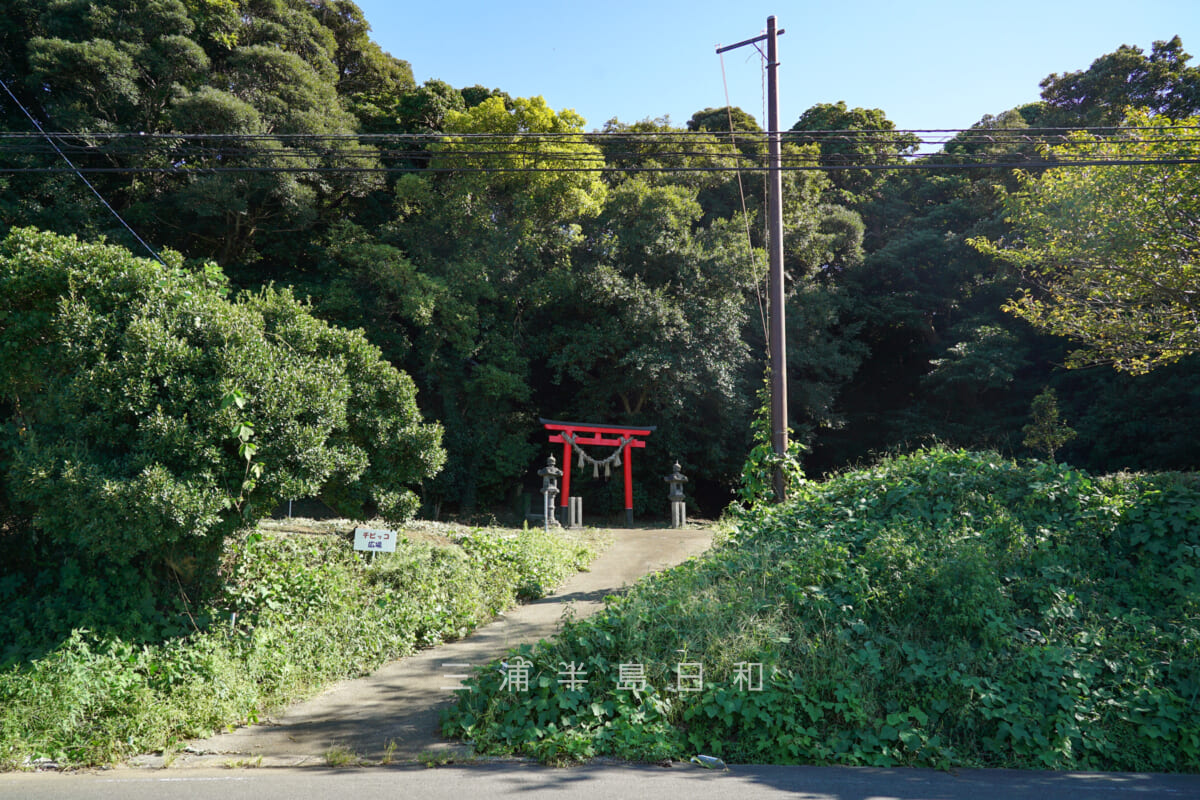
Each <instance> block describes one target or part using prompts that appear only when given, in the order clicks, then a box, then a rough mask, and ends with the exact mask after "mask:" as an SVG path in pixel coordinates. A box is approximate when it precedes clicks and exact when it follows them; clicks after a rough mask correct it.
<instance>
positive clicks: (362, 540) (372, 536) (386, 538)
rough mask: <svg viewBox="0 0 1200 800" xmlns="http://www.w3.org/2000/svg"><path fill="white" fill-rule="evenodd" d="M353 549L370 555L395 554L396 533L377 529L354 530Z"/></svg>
mask: <svg viewBox="0 0 1200 800" xmlns="http://www.w3.org/2000/svg"><path fill="white" fill-rule="evenodd" d="M354 549H355V550H366V551H368V552H371V553H394V552H396V532H395V531H385V530H381V529H378V528H355V529H354Z"/></svg>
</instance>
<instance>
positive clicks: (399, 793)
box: [0, 763, 1200, 800]
mask: <svg viewBox="0 0 1200 800" xmlns="http://www.w3.org/2000/svg"><path fill="white" fill-rule="evenodd" d="M0 797H2V798H13V800H17V799H18V798H20V800H51V798H87V800H197V799H199V798H219V799H220V800H273V798H280V799H281V800H282V799H283V798H287V800H316V799H317V798H329V797H334V798H342V799H344V800H383V798H387V800H395V799H396V798H405V799H406V800H407V798H420V799H421V800H425V799H426V798H429V800H438V799H439V798H452V800H464V798H470V800H487V799H488V798H521V800H540V799H541V798H556V800H576V798H593V797H603V798H636V800H655V799H656V798H676V797H679V798H687V800H710V798H714V799H715V798H738V800H758V799H759V798H781V797H789V798H797V799H798V800H885V798H895V800H1016V799H1017V798H1020V799H1021V800H1024V799H1025V798H1039V799H1040V798H1046V800H1121V799H1123V798H1127V797H1128V798H1146V799H1147V800H1150V798H1164V800H1185V799H1188V800H1190V799H1191V798H1200V776H1197V775H1139V774H1128V773H1108V774H1100V773H1054V772H1018V771H1013V770H959V771H955V772H937V771H934V770H924V769H871V768H840V767H751V766H734V767H732V768H731V769H730V770H729V771H728V772H710V771H707V770H703V769H700V768H699V767H693V766H690V765H680V766H675V767H672V768H663V767H653V766H629V765H589V766H585V767H576V768H565V769H553V768H549V767H540V766H536V765H532V764H525V763H502V764H481V765H472V766H462V767H456V766H451V767H441V768H435V769H425V768H423V767H415V766H406V767H372V768H354V769H342V770H334V769H327V768H319V767H308V768H302V769H218V770H214V769H190V770H144V769H116V770H110V771H106V772H99V773H93V774H86V775H85V774H77V775H58V774H36V775H34V774H25V775H21V774H9V775H0Z"/></svg>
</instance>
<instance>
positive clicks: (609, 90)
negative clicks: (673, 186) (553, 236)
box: [356, 0, 1200, 130]
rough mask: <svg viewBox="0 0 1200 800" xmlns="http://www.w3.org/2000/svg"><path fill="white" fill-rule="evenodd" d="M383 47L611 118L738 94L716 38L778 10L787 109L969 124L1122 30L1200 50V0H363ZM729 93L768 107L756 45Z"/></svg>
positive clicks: (466, 82) (418, 65)
mask: <svg viewBox="0 0 1200 800" xmlns="http://www.w3.org/2000/svg"><path fill="white" fill-rule="evenodd" d="M356 2H357V3H358V5H359V6H360V7H361V8H362V9H363V12H364V14H365V15H366V18H367V20H368V21H369V22H370V23H371V26H372V29H373V31H372V37H373V38H374V39H375V41H377V42H378V43H379V44H380V46H382V47H383V49H384V50H387V51H388V52H390V53H391V54H392V55H394V56H397V57H398V58H403V59H406V60H407V61H409V62H410V63H411V64H412V67H413V73H414V75H415V77H416V79H417V81H418V82H422V81H424V80H426V79H429V78H440V79H441V80H444V81H447V82H448V83H450V84H452V85H454V86H457V87H460V88H461V87H463V86H470V85H473V84H477V83H480V84H484V85H486V86H488V87H489V88H492V87H495V88H500V89H503V90H504V91H507V92H508V93H509V94H511V95H514V96H522V97H526V96H531V95H541V96H543V97H545V98H546V101H547V102H548V103H549V104H550V105H551V106H552V107H553V108H555V109H562V108H572V109H574V110H575V111H577V112H579V113H580V114H582V115H583V116H584V117H585V118H586V120H587V129H589V130H592V129H596V128H600V127H602V126H603V125H604V123H605V121H606V120H608V119H610V118H612V117H617V118H619V119H620V120H622V121H623V122H634V121H637V120H640V119H644V118H647V117H661V116H663V115H669V116H670V118H671V121H672V122H673V123H674V124H676V125H679V126H682V125H683V124H684V123H685V122H686V121H687V120H688V118H689V117H691V115H692V114H693V113H694V112H695V111H698V110H700V109H702V108H706V107H708V106H723V105H725V95H724V89H723V87H722V78H721V61H720V58H719V57H718V56H717V55H716V54H715V52H714V51H715V48H716V46H717V45H718V44H731V43H734V42H737V41H741V40H743V39H747V38H750V37H753V36H756V35H758V34H759V33H761V32H763V31H764V30H765V28H766V19H767V17H768V16H770V15H775V16H776V17H777V19H778V21H779V26H780V27H781V28H783V29H784V30H785V31H786V33H785V34H784V35H783V36H782V37H780V40H779V49H780V117H781V122H782V125H783V127H784V128H789V127H791V125H792V124H793V123H794V122H795V121H796V120H797V119H798V118H799V116H800V114H802V113H803V112H804V110H805V109H807V108H808V107H810V106H811V105H813V104H815V103H821V102H836V101H838V100H845V101H846V103H847V104H849V105H850V106H852V107H853V106H864V107H868V108H882V109H883V110H884V111H885V112H886V113H887V115H888V117H889V118H891V119H892V120H893V121H894V122H895V123H896V125H897V126H898V127H901V128H964V127H968V126H970V125H971V124H973V123H975V122H977V121H978V120H979V119H980V118H981V117H982V116H983V115H984V114H998V113H1000V112H1002V111H1005V110H1007V109H1009V108H1013V107H1014V106H1017V105H1020V104H1022V103H1026V102H1031V101H1034V100H1037V99H1038V93H1039V88H1038V83H1039V82H1040V81H1041V80H1042V78H1044V77H1046V76H1047V75H1048V74H1050V73H1052V72H1064V71H1071V70H1078V69H1085V68H1086V67H1087V66H1088V65H1089V64H1091V62H1092V61H1093V60H1094V59H1096V58H1097V57H1098V56H1101V55H1103V54H1104V53H1109V52H1112V51H1113V50H1115V49H1116V48H1117V47H1118V46H1120V45H1121V44H1130V45H1136V46H1138V47H1141V48H1142V49H1143V50H1145V51H1147V52H1149V50H1150V46H1151V43H1152V42H1154V41H1155V40H1158V39H1169V38H1170V37H1172V36H1174V35H1176V34H1178V35H1179V36H1181V37H1182V39H1183V44H1184V49H1185V50H1187V51H1188V52H1190V53H1193V54H1195V55H1196V58H1195V60H1194V61H1193V63H1197V62H1198V61H1200V0H1123V2H1115V1H1114V0H1087V1H1086V2H1084V1H1082V0H1042V1H1041V2H1029V1H1028V0H999V1H998V2H986V3H984V2H979V1H978V0H959V1H958V2H947V1H946V0H903V1H901V0H891V1H888V0H853V1H852V2H828V1H826V2H821V3H816V2H808V3H800V2H795V1H794V0H791V1H789V0H772V2H760V0H733V1H732V2H724V3H719V2H711V1H710V0H689V2H682V1H681V0H643V2H631V1H630V0H609V1H608V2H589V3H578V2H570V0H568V1H567V2H563V0H555V2H549V0H520V1H518V2H508V3H505V2H497V1H496V0H489V1H488V2H479V1H478V0H470V1H469V2H467V1H464V2H455V0H450V1H449V2H443V3H437V2H424V3H398V2H396V0H356ZM724 59H725V73H726V75H727V76H728V82H729V94H730V102H731V103H732V104H733V105H736V106H741V107H742V108H744V109H746V110H747V111H749V112H750V113H751V114H753V115H754V116H755V117H757V118H759V120H760V122H761V121H762V119H763V116H764V115H763V111H762V109H763V93H762V78H761V69H760V63H759V58H758V54H757V53H755V52H754V51H753V50H752V49H743V50H739V51H735V52H732V53H727V54H726V55H725V57H724Z"/></svg>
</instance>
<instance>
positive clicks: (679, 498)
mask: <svg viewBox="0 0 1200 800" xmlns="http://www.w3.org/2000/svg"><path fill="white" fill-rule="evenodd" d="M663 480H664V481H666V482H667V483H669V484H671V489H670V491H669V492H668V493H667V499H668V500H670V501H671V527H672V528H682V527H684V526H685V525H687V503H686V502H685V501H684V497H683V485H684V484H685V483H687V476H686V475H684V474H683V473H682V472H680V471H679V462H678V461H676V462H675V469H674V471H673V472H672V473H671V474H670V475H664V476H663Z"/></svg>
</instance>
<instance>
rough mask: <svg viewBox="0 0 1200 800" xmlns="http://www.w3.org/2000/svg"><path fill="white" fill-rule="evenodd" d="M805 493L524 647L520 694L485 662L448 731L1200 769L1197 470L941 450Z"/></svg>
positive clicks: (653, 755)
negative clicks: (1145, 470) (1095, 471)
mask: <svg viewBox="0 0 1200 800" xmlns="http://www.w3.org/2000/svg"><path fill="white" fill-rule="evenodd" d="M792 491H793V496H792V498H791V499H790V501H789V502H788V503H787V504H785V505H782V506H767V505H758V506H755V507H754V508H753V509H751V510H750V511H748V512H745V513H744V514H743V516H742V518H741V519H740V520H739V522H738V524H737V527H736V529H735V530H733V531H732V532H731V533H730V534H729V536H728V537H727V540H726V541H725V542H724V543H723V544H722V545H721V546H720V547H719V548H717V549H715V550H714V551H712V552H711V553H710V554H708V555H706V556H705V557H704V558H703V559H697V560H693V561H692V562H689V563H688V564H685V565H683V566H681V567H678V568H676V569H675V570H672V571H670V572H668V573H664V574H660V575H656V576H654V577H653V578H651V579H649V580H647V581H644V582H642V583H640V584H638V585H637V586H635V587H633V589H631V591H630V592H629V593H628V594H627V595H625V596H624V597H622V598H620V599H618V600H616V601H614V602H612V603H610V605H609V607H608V608H607V609H606V610H605V611H604V612H602V613H600V614H598V615H596V616H595V617H592V618H590V619H588V620H587V621H584V622H580V623H573V624H570V625H568V626H566V627H565V628H564V630H563V632H562V634H561V635H559V636H558V637H556V638H555V639H553V640H549V641H545V642H542V643H540V644H539V645H538V646H536V647H533V648H529V649H527V650H525V651H524V652H523V653H522V655H524V656H525V657H527V658H528V659H529V660H530V661H531V662H532V666H531V667H530V673H529V677H530V689H529V691H528V692H527V693H521V692H515V691H512V690H511V689H512V687H511V685H510V686H508V687H505V688H503V689H502V688H501V687H502V682H503V674H502V671H501V670H498V669H497V668H496V666H497V665H495V664H493V665H489V666H488V667H487V668H484V669H481V670H480V671H479V672H478V673H477V675H476V677H475V678H474V679H473V684H472V685H473V686H474V688H475V691H473V692H469V693H466V692H464V693H461V694H460V696H459V701H458V703H457V705H456V706H455V707H454V708H453V709H452V710H451V712H450V713H449V714H448V715H447V716H446V717H445V719H444V730H445V731H446V732H447V733H448V734H451V735H456V736H462V737H466V738H470V739H472V740H473V741H474V742H475V743H476V746H477V747H479V748H480V749H482V750H483V751H485V752H496V753H505V752H520V753H525V754H529V755H533V756H538V757H545V758H549V759H551V760H561V759H562V758H563V757H564V753H577V754H580V755H588V754H592V753H594V754H600V755H604V754H608V755H619V756H621V757H626V758H644V759H657V758H660V757H662V755H663V753H664V751H669V752H670V753H671V754H672V755H674V756H676V757H681V758H686V757H688V756H690V755H692V754H695V753H707V754H711V755H717V756H722V757H724V758H725V759H726V760H734V761H745V762H760V763H762V762H766V763H816V764H868V765H876V766H891V765H921V766H935V767H948V766H954V765H958V766H1004V767H1019V768H1051V769H1117V770H1159V771H1174V770H1179V771H1196V770H1198V769H1200V715H1197V714H1196V703H1197V698H1198V697H1200V486H1198V485H1197V482H1196V481H1195V480H1194V479H1190V478H1187V477H1180V476H1119V477H1113V478H1106V479H1096V478H1092V477H1090V476H1087V475H1085V474H1083V473H1081V472H1078V471H1075V470H1071V469H1068V468H1066V467H1060V466H1055V465H1053V464H1043V463H1039V462H1028V463H1022V464H1017V463H1014V462H1012V461H1008V460H1005V459H1003V458H1001V457H999V456H997V455H995V454H989V453H967V452H950V451H945V450H933V451H927V452H921V453H917V454H914V455H912V456H907V457H899V458H892V459H887V460H885V461H882V462H881V463H879V464H878V465H876V466H874V467H871V468H869V469H864V470H858V471H855V472H850V473H846V474H844V475H840V476H837V477H835V478H833V479H830V480H829V481H827V482H824V483H811V482H809V483H802V484H797V485H794V486H793V488H792ZM511 659H512V656H510V661H511ZM567 664H577V665H582V666H583V667H584V668H585V669H586V670H587V671H588V672H589V680H588V683H587V684H585V685H580V686H577V687H575V688H574V689H570V688H568V687H567V686H565V685H563V684H562V683H561V682H560V680H561V678H562V671H563V669H564V665H567ZM622 664H642V665H644V670H645V674H646V677H647V680H648V683H649V686H648V687H647V689H646V690H645V691H643V692H640V693H635V692H631V691H624V690H620V689H618V688H617V683H618V680H617V679H618V676H619V674H620V666H621V665H622ZM687 664H701V665H702V666H703V671H704V680H703V686H702V688H701V689H700V690H698V691H694V692H692V691H678V689H679V688H680V686H681V684H680V682H679V681H680V675H681V673H682V669H683V668H682V667H681V665H687ZM755 664H761V665H762V669H763V673H762V685H761V691H749V690H748V687H747V684H746V682H745V680H740V681H739V671H742V677H743V678H744V677H745V675H744V671H745V670H748V669H751V668H752V667H753V665H755ZM739 665H740V666H739ZM689 669H694V668H691V667H689ZM672 689H676V691H672ZM646 731H654V734H653V735H650V736H647V735H645V732H646Z"/></svg>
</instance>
